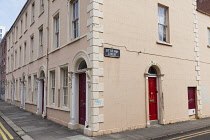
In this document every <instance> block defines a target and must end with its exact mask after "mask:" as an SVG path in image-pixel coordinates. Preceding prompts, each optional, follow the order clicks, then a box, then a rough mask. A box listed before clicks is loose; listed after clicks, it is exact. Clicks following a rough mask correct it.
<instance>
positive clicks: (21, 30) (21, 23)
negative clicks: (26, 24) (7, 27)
mask: <svg viewBox="0 0 210 140" xmlns="http://www.w3.org/2000/svg"><path fill="white" fill-rule="evenodd" d="M22 33H23V20H21V21H20V34H21V35H22Z"/></svg>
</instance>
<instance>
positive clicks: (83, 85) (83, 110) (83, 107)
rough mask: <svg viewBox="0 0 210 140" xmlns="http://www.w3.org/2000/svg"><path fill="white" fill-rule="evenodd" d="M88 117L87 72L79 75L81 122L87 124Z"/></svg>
mask: <svg viewBox="0 0 210 140" xmlns="http://www.w3.org/2000/svg"><path fill="white" fill-rule="evenodd" d="M85 118H86V74H85V73H83V74H80V75H79V124H82V125H85Z"/></svg>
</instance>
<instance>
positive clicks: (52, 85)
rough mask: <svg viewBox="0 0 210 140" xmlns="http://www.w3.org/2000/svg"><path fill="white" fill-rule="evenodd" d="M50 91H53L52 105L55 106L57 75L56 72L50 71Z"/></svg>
mask: <svg viewBox="0 0 210 140" xmlns="http://www.w3.org/2000/svg"><path fill="white" fill-rule="evenodd" d="M50 79H51V80H50V89H51V95H52V97H51V99H52V100H51V103H52V105H54V104H55V90H56V73H55V70H52V71H50Z"/></svg>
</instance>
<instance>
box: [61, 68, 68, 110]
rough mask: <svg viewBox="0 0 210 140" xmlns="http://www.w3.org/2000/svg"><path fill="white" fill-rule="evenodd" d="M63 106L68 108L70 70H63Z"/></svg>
mask: <svg viewBox="0 0 210 140" xmlns="http://www.w3.org/2000/svg"><path fill="white" fill-rule="evenodd" d="M61 77H62V79H61V81H62V83H61V84H62V94H63V106H66V107H67V106H68V68H62V69H61Z"/></svg>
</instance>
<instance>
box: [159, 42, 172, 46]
mask: <svg viewBox="0 0 210 140" xmlns="http://www.w3.org/2000/svg"><path fill="white" fill-rule="evenodd" d="M156 43H157V44H160V45H165V46H170V47H172V46H173V44H170V43H167V42H163V41H157V42H156Z"/></svg>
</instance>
